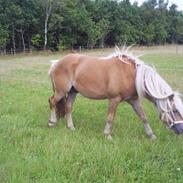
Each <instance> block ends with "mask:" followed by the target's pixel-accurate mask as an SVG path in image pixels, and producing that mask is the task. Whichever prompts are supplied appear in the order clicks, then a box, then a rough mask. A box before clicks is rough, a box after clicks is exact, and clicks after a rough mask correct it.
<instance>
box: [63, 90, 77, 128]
mask: <svg viewBox="0 0 183 183" xmlns="http://www.w3.org/2000/svg"><path fill="white" fill-rule="evenodd" d="M76 94H77V91H76V90H75V89H74V88H71V90H70V91H69V93H68V96H67V99H66V104H65V113H66V121H67V127H68V128H69V129H71V130H74V129H75V128H74V125H73V121H72V115H71V114H72V105H73V102H74V99H75V97H76Z"/></svg>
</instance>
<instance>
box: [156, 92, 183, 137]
mask: <svg viewBox="0 0 183 183" xmlns="http://www.w3.org/2000/svg"><path fill="white" fill-rule="evenodd" d="M157 105H158V108H159V109H160V119H161V120H162V121H164V122H165V124H166V125H167V126H168V127H169V128H170V129H172V130H173V131H174V132H175V133H177V134H182V133H183V104H182V101H181V99H180V97H179V95H178V94H176V93H175V94H172V95H171V96H169V97H168V98H167V99H163V100H159V101H158V103H157Z"/></svg>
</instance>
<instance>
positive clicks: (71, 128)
mask: <svg viewBox="0 0 183 183" xmlns="http://www.w3.org/2000/svg"><path fill="white" fill-rule="evenodd" d="M68 129H69V130H72V131H75V130H76V129H75V128H74V126H71V127H68Z"/></svg>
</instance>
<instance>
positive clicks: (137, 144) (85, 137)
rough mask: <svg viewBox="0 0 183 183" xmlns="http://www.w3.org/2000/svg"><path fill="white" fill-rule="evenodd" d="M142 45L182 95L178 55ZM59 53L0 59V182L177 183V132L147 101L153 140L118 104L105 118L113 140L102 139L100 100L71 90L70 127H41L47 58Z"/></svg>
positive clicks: (181, 176) (180, 162)
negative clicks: (73, 99)
mask: <svg viewBox="0 0 183 183" xmlns="http://www.w3.org/2000/svg"><path fill="white" fill-rule="evenodd" d="M144 49H145V52H148V53H149V54H148V55H146V56H144V57H142V59H143V60H144V61H145V62H146V63H148V64H150V65H154V66H155V67H156V68H157V70H158V71H159V72H160V74H161V75H162V76H163V77H164V78H165V79H166V80H167V81H168V83H169V84H170V85H171V86H172V87H173V88H174V89H178V90H179V92H181V93H183V54H182V53H178V54H175V53H174V52H173V51H172V49H171V48H168V49H166V48H161V49H159V48H152V52H151V48H148V49H147V48H144ZM110 51H111V50H98V51H90V52H87V54H91V55H106V54H108V53H110ZM140 51H141V49H140V50H139V49H137V50H136V52H140ZM151 53H153V54H151ZM62 56H63V54H59V53H57V54H33V55H26V56H25V55H17V56H6V57H0V182H1V183H6V182H7V183H29V182H33V183H35V182H37V183H47V182H48V183H55V182H59V183H79V182H82V183H90V182H92V183H112V182H113V183H118V182H119V183H123V182H124V183H126V182H127V183H128V182H130V183H132V182H139V183H143V182H144V183H159V182H163V183H164V182H166V183H169V182H172V183H182V182H183V137H182V136H177V135H175V134H174V133H173V132H171V131H170V130H167V129H166V128H165V126H164V125H163V124H162V123H161V122H160V121H159V119H158V115H157V113H156V109H155V108H154V106H153V105H152V104H150V103H149V102H147V101H145V102H144V107H145V111H146V112H147V115H148V118H149V120H150V124H151V127H152V129H153V131H154V133H155V134H156V136H157V140H156V141H150V140H149V139H148V138H147V137H146V135H145V132H144V129H143V125H142V124H141V122H140V120H139V119H138V117H137V116H136V114H135V113H134V112H133V111H132V109H131V108H130V106H128V105H127V104H125V103H122V104H121V105H120V106H119V108H118V112H117V115H116V118H115V120H114V123H113V129H112V133H113V141H109V140H107V139H105V138H104V135H103V129H104V125H105V119H106V112H107V101H94V100H88V99H86V98H83V97H82V96H79V95H78V96H77V99H76V102H75V104H74V111H73V120H74V124H75V127H76V131H74V132H71V131H69V130H68V129H67V128H66V122H65V120H60V121H59V123H58V125H57V127H56V128H53V129H49V128H48V127H47V120H48V116H49V108H48V102H47V101H48V97H49V96H50V95H51V94H52V90H51V83H50V80H49V77H48V74H47V72H48V69H49V66H50V63H49V60H51V59H57V58H59V57H62Z"/></svg>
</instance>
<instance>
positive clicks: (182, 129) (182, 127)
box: [171, 123, 183, 134]
mask: <svg viewBox="0 0 183 183" xmlns="http://www.w3.org/2000/svg"><path fill="white" fill-rule="evenodd" d="M171 129H172V130H174V132H175V133H177V134H182V133H183V123H178V124H174V125H173V126H172V127H171Z"/></svg>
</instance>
